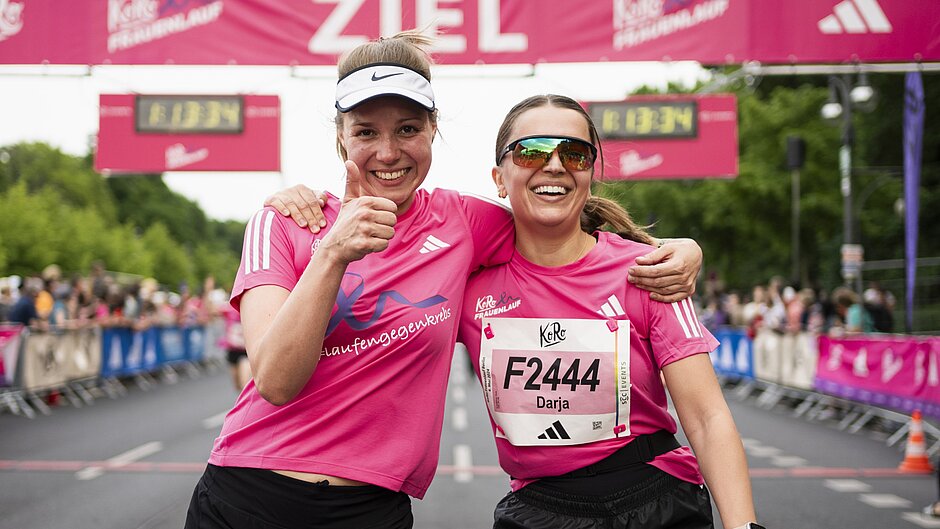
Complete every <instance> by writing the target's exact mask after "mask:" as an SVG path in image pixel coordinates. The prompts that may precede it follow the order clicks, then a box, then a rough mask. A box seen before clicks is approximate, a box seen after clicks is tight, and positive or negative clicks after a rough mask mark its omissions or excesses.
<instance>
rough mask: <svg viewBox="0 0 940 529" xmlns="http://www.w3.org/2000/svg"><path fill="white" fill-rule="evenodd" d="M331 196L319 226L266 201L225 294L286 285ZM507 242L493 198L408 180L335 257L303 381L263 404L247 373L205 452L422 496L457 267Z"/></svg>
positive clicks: (507, 247)
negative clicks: (342, 255)
mask: <svg viewBox="0 0 940 529" xmlns="http://www.w3.org/2000/svg"><path fill="white" fill-rule="evenodd" d="M338 204H339V200H338V199H336V198H335V197H330V199H329V200H328V201H327V205H326V207H325V208H324V213H325V214H326V217H327V220H328V225H327V227H326V229H324V230H321V231H320V233H318V234H312V233H310V231H308V230H306V229H302V228H299V227H297V226H296V225H295V224H294V222H293V221H292V220H291V219H289V218H285V217H282V216H281V215H280V214H278V213H277V212H276V211H274V210H273V209H270V208H267V209H264V210H261V211H259V212H258V213H257V214H256V215H255V216H254V217H252V220H251V221H250V222H249V224H248V227H247V229H246V232H245V241H244V249H243V253H242V262H241V266H240V268H239V271H238V276H237V277H236V280H235V286H234V288H233V291H232V304H233V305H235V306H236V307H237V306H238V303H239V301H240V299H241V295H242V294H243V293H244V292H245V291H246V290H248V289H250V288H253V287H257V286H261V285H277V286H281V287H283V288H285V289H288V290H290V289H291V288H293V287H294V285H296V283H297V281H298V280H299V278H300V276H301V274H302V273H303V271H304V269H305V267H306V266H307V264H308V263H309V262H310V258H311V255H312V253H313V252H315V251H316V249H317V247H318V245H319V244H320V241H321V240H322V239H323V237H325V236H326V235H327V233H328V232H329V230H330V228H331V227H332V223H333V222H334V221H335V219H336V215H337V213H338ZM512 243H513V232H512V218H511V217H510V215H509V212H508V210H507V209H506V208H504V207H502V206H500V205H498V204H496V203H493V202H490V201H487V200H485V199H480V198H477V197H471V196H466V195H461V194H459V193H457V192H454V191H447V190H436V191H434V192H433V193H429V192H427V191H424V190H418V192H417V193H416V197H415V200H414V203H413V205H412V206H411V208H410V209H409V210H408V211H407V212H406V213H405V214H404V215H402V216H400V217H398V223H397V224H396V226H395V236H394V238H392V240H391V243H390V244H389V247H388V248H387V249H386V250H384V251H382V252H379V253H374V254H370V255H368V256H366V257H365V258H363V259H361V260H359V261H355V262H353V263H351V264H350V265H349V267H348V268H347V270H346V273H345V276H344V279H343V282H342V284H341V287H340V291H339V294H338V295H337V300H336V305H335V306H334V309H333V314H332V318H331V319H330V322H329V325H328V328H327V336H326V340H325V342H324V345H323V350H322V351H321V352H320V354H321V356H320V360H319V364H318V365H317V368H316V371H315V372H314V374H313V376H312V377H311V378H310V381H309V382H308V383H307V385H306V386H305V387H304V388H303V390H301V392H300V394H299V395H298V396H297V397H295V398H294V399H293V400H291V401H290V402H288V403H287V404H284V405H283V406H274V405H272V404H270V403H268V402H267V401H265V400H264V399H263V398H261V396H260V395H259V394H258V392H257V390H256V389H255V386H254V383H253V382H251V383H249V384H248V386H247V387H246V388H245V389H244V390H243V391H242V393H241V394H240V395H239V397H238V399H237V401H236V402H235V406H234V408H233V409H232V410H231V411H230V412H229V413H228V415H227V416H226V418H225V423H224V424H223V426H222V433H221V434H220V435H219V437H218V438H217V439H216V440H215V444H214V446H213V450H212V454H211V456H210V458H209V462H210V463H212V464H214V465H220V466H239V467H251V468H264V469H271V470H293V471H298V472H312V473H318V474H327V475H333V476H340V477H344V478H348V479H353V480H358V481H363V482H366V483H372V484H374V485H378V486H381V487H385V488H388V489H391V490H395V491H402V492H405V493H407V494H409V495H411V496H415V497H418V498H421V497H423V496H424V493H425V492H426V491H427V488H428V486H429V485H430V483H431V478H432V477H433V476H434V473H435V471H436V469H437V459H438V452H439V445H440V434H441V425H442V423H443V411H444V409H443V408H444V399H445V390H446V386H447V378H448V376H449V373H450V365H451V356H452V353H453V349H454V342H455V339H456V335H457V322H458V318H459V314H460V307H461V304H462V302H463V295H464V289H465V287H466V280H467V277H468V276H469V275H470V273H471V272H472V271H474V270H476V269H478V268H479V267H481V266H484V265H491V264H496V263H502V262H506V261H507V260H508V259H509V257H510V255H511V254H512ZM297 324H298V325H303V324H304V322H303V321H298V322H297Z"/></svg>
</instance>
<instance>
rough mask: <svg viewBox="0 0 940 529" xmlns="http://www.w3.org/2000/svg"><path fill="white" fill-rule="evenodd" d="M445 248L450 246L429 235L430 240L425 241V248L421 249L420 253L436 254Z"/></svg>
mask: <svg viewBox="0 0 940 529" xmlns="http://www.w3.org/2000/svg"><path fill="white" fill-rule="evenodd" d="M443 248H450V245H449V244H447V243H446V242H444V241H442V240H440V239H438V238H437V237H435V236H433V235H428V238H427V239H426V240H425V241H424V246H422V247H421V250H420V253H431V252H436V251H438V250H441V249H443Z"/></svg>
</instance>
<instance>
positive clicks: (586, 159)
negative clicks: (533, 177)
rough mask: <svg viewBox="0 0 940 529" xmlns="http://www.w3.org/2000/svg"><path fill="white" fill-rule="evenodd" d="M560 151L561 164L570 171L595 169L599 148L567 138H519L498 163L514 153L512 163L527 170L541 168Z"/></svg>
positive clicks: (498, 159)
mask: <svg viewBox="0 0 940 529" xmlns="http://www.w3.org/2000/svg"><path fill="white" fill-rule="evenodd" d="M555 151H558V157H559V158H560V159H561V164H562V166H564V168H565V169H567V170H569V171H584V170H586V169H590V168H592V167H594V160H595V159H597V147H595V146H594V145H592V144H590V143H588V142H586V141H584V140H581V139H578V138H570V137H567V136H527V137H525V138H519V139H518V140H516V141H514V142H512V143H510V144H509V145H507V146H506V148H505V149H503V152H501V153H500V155H499V157H498V158H497V159H496V163H497V164H499V162H500V160H502V159H503V157H504V156H506V154H508V153H510V152H511V153H512V163H514V164H516V165H518V166H519V167H525V168H527V169H535V168H541V167H542V166H544V165H545V164H547V163H548V162H549V160H551V159H552V154H554V153H555Z"/></svg>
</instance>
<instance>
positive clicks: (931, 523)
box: [901, 512, 940, 529]
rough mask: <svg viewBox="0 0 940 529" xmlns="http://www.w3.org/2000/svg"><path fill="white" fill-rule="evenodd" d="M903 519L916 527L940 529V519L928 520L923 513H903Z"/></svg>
mask: <svg viewBox="0 0 940 529" xmlns="http://www.w3.org/2000/svg"><path fill="white" fill-rule="evenodd" d="M901 519H902V520H906V521H908V522H911V523H912V524H914V525H917V526H920V527H924V528H925V529H937V528H940V519H937V518H928V517H927V516H924V513H921V512H902V513H901Z"/></svg>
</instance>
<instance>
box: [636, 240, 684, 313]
mask: <svg viewBox="0 0 940 529" xmlns="http://www.w3.org/2000/svg"><path fill="white" fill-rule="evenodd" d="M636 263H637V264H636V266H632V267H630V270H629V271H628V275H627V280H628V281H630V282H631V283H633V284H634V285H636V286H638V287H640V288H642V289H643V290H649V291H650V299H653V300H655V301H662V302H663V303H674V302H676V301H679V300H682V299H685V298H687V297H689V296H691V295H692V294H694V293H695V280H696V279H698V274H699V270H701V269H702V249H701V248H700V247H699V245H698V243H697V242H695V241H694V240H693V239H658V240H657V241H656V249H655V250H653V251H652V252H650V253H648V254H646V255H644V256H642V257H638V258H637V260H636Z"/></svg>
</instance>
